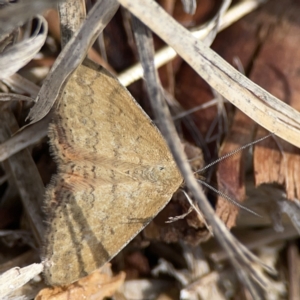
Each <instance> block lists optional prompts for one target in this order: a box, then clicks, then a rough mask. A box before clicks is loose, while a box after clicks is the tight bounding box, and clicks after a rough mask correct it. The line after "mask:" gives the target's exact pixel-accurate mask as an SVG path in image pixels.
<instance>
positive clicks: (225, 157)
mask: <svg viewBox="0 0 300 300" xmlns="http://www.w3.org/2000/svg"><path fill="white" fill-rule="evenodd" d="M273 135H274V134H273V133H269V134H268V135H266V136H264V137H262V138H260V139H258V140H256V141H254V142H250V143H248V144H246V145H244V146H241V147H239V148H237V149H235V150H233V151H231V152H229V153H227V154H225V155H223V156H221V157H219V158H218V159H216V160H215V161H213V162H211V163H210V164H208V165H207V166H205V167H203V168H202V169H199V170H197V171H195V173H198V172H203V171H205V170H206V169H208V168H210V167H211V166H213V165H216V164H218V163H219V162H221V161H222V160H224V159H227V158H228V157H230V156H232V155H235V154H236V153H238V152H240V151H242V150H245V149H247V148H248V147H250V146H253V145H255V144H257V143H260V142H261V141H263V140H265V139H267V138H269V137H271V136H273Z"/></svg>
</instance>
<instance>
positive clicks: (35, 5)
mask: <svg viewBox="0 0 300 300" xmlns="http://www.w3.org/2000/svg"><path fill="white" fill-rule="evenodd" d="M57 2H58V0H40V1H36V0H23V1H20V2H19V3H13V4H10V5H7V6H6V7H4V8H2V9H1V10H0V40H2V38H3V36H4V35H5V34H8V33H10V32H12V31H13V30H14V29H15V28H16V27H18V26H21V25H23V24H24V23H25V22H26V21H27V20H29V19H30V18H32V17H34V16H35V15H37V14H40V13H42V12H43V11H44V10H45V9H47V8H50V7H55V6H56V4H57Z"/></svg>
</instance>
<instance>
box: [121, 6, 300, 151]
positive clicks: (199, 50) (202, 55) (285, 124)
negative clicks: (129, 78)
mask: <svg viewBox="0 0 300 300" xmlns="http://www.w3.org/2000/svg"><path fill="white" fill-rule="evenodd" d="M119 2H120V4H122V5H123V6H124V7H126V8H127V9H128V10H129V11H130V12H132V13H133V14H134V15H135V16H136V17H138V18H140V19H141V20H143V23H145V24H146V25H147V26H148V27H149V28H151V29H152V30H153V31H154V32H155V33H156V34H157V35H158V36H160V37H161V38H162V39H163V40H164V41H165V42H166V43H168V44H169V45H170V46H172V47H173V48H174V49H175V50H176V52H178V54H179V55H180V56H182V58H183V59H185V60H186V61H187V62H188V64H190V65H191V67H192V68H193V69H194V70H195V71H196V72H197V73H198V74H199V75H200V76H201V77H202V78H203V79H204V80H205V81H207V82H208V83H209V84H210V86H211V87H213V88H214V89H215V90H216V91H218V92H219V93H220V94H221V95H222V96H224V97H225V98H226V99H228V100H229V101H230V102H231V103H232V104H234V105H235V106H237V107H238V108H239V109H240V110H241V111H243V112H244V113H245V114H246V115H248V116H249V117H250V118H251V119H253V120H254V121H256V122H257V123H258V124H260V125H261V126H263V127H264V128H266V129H267V130H269V131H270V132H272V133H275V134H276V135H278V136H279V137H281V138H283V139H284V140H286V141H288V142H290V143H291V144H293V145H295V146H298V147H299V146H300V140H299V138H298V137H299V135H300V123H299V120H300V114H299V112H297V111H296V110H295V109H293V108H291V107H290V106H289V105H287V104H285V103H283V102H281V101H280V100H279V99H277V98H276V97H274V96H272V95H271V94H269V93H268V92H266V91H265V90H264V89H262V88H260V87H259V86H258V85H256V84H254V83H253V82H252V81H251V80H249V79H247V78H246V77H245V76H243V75H242V74H240V73H239V72H238V71H236V70H235V69H234V68H233V67H232V66H230V65H229V64H228V63H227V62H225V61H224V60H223V59H221V58H220V57H219V56H218V55H217V54H216V53H215V52H214V51H212V50H211V49H210V48H208V47H207V46H205V45H204V44H203V43H201V42H200V41H198V40H196V39H195V38H194V37H193V36H192V34H191V33H190V32H189V31H188V30H186V29H184V28H183V27H182V26H180V25H179V24H178V23H177V22H176V21H174V20H173V19H172V18H171V17H170V16H169V15H168V14H167V13H166V12H165V11H164V10H163V9H162V8H161V7H160V6H159V5H158V4H156V3H155V2H154V1H152V0H139V1H135V2H132V1H128V0H119ZM162 22H163V25H162ZM174 32H176V34H174ZM183 41H184V43H183Z"/></svg>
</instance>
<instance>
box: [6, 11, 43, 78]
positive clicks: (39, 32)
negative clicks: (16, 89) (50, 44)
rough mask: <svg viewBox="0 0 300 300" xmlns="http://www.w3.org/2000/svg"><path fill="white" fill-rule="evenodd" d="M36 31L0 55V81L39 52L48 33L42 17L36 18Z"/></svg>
mask: <svg viewBox="0 0 300 300" xmlns="http://www.w3.org/2000/svg"><path fill="white" fill-rule="evenodd" d="M35 19H36V21H37V23H38V24H37V29H36V30H35V32H34V33H33V34H32V36H31V37H30V38H26V39H25V40H24V41H21V42H19V43H17V44H14V45H12V46H10V47H7V48H6V49H5V50H4V51H3V52H2V53H1V54H0V70H1V73H0V79H3V78H6V77H9V76H11V75H13V74H15V73H16V72H17V71H18V70H19V69H21V68H22V67H24V66H25V65H26V64H27V63H28V62H29V61H31V60H32V59H33V57H34V56H35V55H36V54H37V53H38V52H39V51H40V50H41V48H42V47H43V45H44V43H45V40H46V38H47V33H48V24H47V22H46V20H45V18H44V17H42V16H37V17H36V18H35Z"/></svg>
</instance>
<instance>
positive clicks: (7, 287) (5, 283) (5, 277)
mask: <svg viewBox="0 0 300 300" xmlns="http://www.w3.org/2000/svg"><path fill="white" fill-rule="evenodd" d="M43 268H44V266H43V264H31V265H29V266H27V267H24V268H19V267H16V268H13V269H10V270H8V271H7V272H5V273H3V274H2V275H1V276H0V295H1V299H10V298H2V297H5V296H6V295H8V294H10V293H11V292H13V291H15V290H16V289H18V288H19V287H22V286H23V285H24V284H26V283H27V282H28V281H29V280H31V279H32V278H33V277H35V276H36V275H38V274H40V273H41V272H42V271H43ZM14 299H15V298H14ZM20 299H21V298H20ZM22 299H24V298H22Z"/></svg>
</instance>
